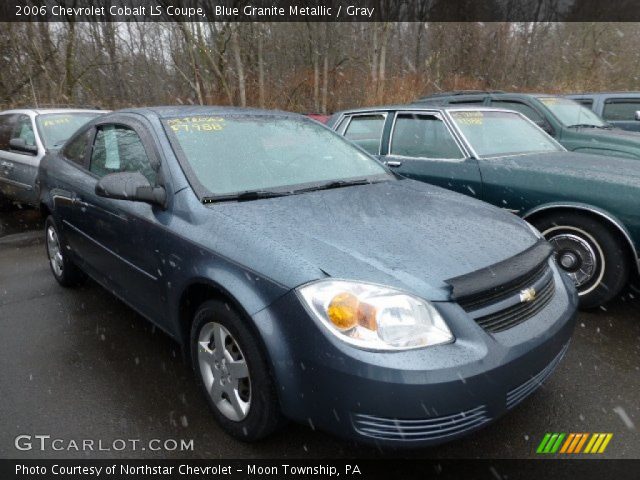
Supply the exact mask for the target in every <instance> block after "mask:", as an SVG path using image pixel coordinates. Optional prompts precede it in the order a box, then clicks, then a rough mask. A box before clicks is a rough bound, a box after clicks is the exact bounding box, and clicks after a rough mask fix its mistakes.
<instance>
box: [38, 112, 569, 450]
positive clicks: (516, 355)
mask: <svg viewBox="0 0 640 480" xmlns="http://www.w3.org/2000/svg"><path fill="white" fill-rule="evenodd" d="M40 181H41V185H42V197H41V202H42V207H41V208H42V209H43V210H45V211H47V212H48V213H49V216H48V218H47V220H46V226H45V229H46V245H47V255H48V258H49V262H50V265H51V271H52V273H53V276H54V277H55V279H56V280H57V281H58V282H59V283H60V284H61V285H63V286H71V285H75V284H77V283H78V282H79V281H81V279H82V277H83V276H84V274H88V275H89V276H91V277H93V278H94V279H95V280H96V281H97V282H98V283H100V284H102V285H103V286H105V287H106V288H107V289H108V290H109V291H110V292H113V293H114V294H115V295H117V296H118V297H120V298H121V299H122V300H124V301H125V302H126V303H128V304H129V305H131V306H132V307H133V308H135V309H136V310H137V311H138V312H139V313H140V314H142V315H143V316H145V317H146V318H148V319H149V320H151V321H152V322H154V323H155V324H156V325H158V326H159V327H160V328H162V329H163V330H165V331H166V332H167V333H168V334H169V335H171V336H172V337H173V338H175V339H176V340H177V341H178V342H180V344H181V345H182V346H183V349H184V351H185V353H186V355H187V356H188V358H190V359H191V361H192V364H193V367H194V369H195V372H196V377H197V378H198V381H199V383H200V385H201V387H202V389H203V392H204V394H205V396H206V398H207V399H208V402H209V405H210V406H211V409H212V411H213V415H214V416H215V418H216V419H217V421H218V423H219V424H220V425H221V426H222V428H223V429H224V430H226V431H227V432H229V433H230V434H231V435H233V436H236V437H238V438H241V439H245V440H256V439H258V438H261V437H263V436H265V435H267V434H268V433H269V432H271V431H273V430H274V429H275V428H277V427H278V426H279V425H280V424H281V420H282V418H289V419H293V420H296V421H299V422H302V423H304V424H307V425H311V426H313V427H314V428H319V429H323V430H327V431H331V432H334V433H337V434H341V435H345V436H348V437H352V438H356V439H359V440H363V441H370V442H377V443H379V444H394V445H423V444H425V445H426V444H432V443H438V442H443V441H446V440H450V439H453V438H456V437H459V436H461V435H464V434H466V433H468V432H470V431H473V430H476V429H478V428H480V427H481V426H483V425H485V424H487V423H488V422H490V421H492V420H493V419H495V418H496V417H498V416H499V415H501V414H503V413H505V412H506V411H507V410H508V409H510V408H512V407H514V406H515V405H516V404H517V403H518V402H520V401H521V400H522V399H523V398H524V397H526V396H527V395H529V394H530V393H531V392H532V391H533V390H535V389H536V388H537V387H538V386H539V385H540V382H542V381H543V380H544V379H545V378H546V377H547V376H548V375H549V374H550V373H551V372H552V370H553V369H554V368H555V366H556V365H557V364H558V362H559V360H560V358H561V357H562V355H563V353H564V352H565V349H566V348H567V343H568V342H569V339H570V337H571V333H572V330H573V327H574V322H575V309H576V306H577V295H576V293H575V289H574V288H573V285H572V283H571V281H570V280H569V278H568V277H567V276H566V275H562V274H561V273H560V271H559V269H558V267H557V265H556V264H555V261H554V260H553V259H552V258H551V253H552V248H551V246H550V245H549V244H548V243H547V242H546V241H545V240H544V239H543V238H542V237H541V236H540V235H539V233H538V232H537V231H535V230H534V229H532V228H530V227H529V226H528V225H527V224H526V223H525V222H523V221H522V220H520V219H519V218H517V217H516V216H514V215H511V214H509V213H507V212H504V211H502V210H500V209H497V208H495V207H493V206H491V205H488V204H486V203H484V202H480V201H477V200H474V199H471V198H468V197H465V196H463V195H458V194H456V193H453V192H449V191H447V190H444V189H441V188H438V187H433V186H429V185H426V184H424V183H420V182H416V181H413V180H408V179H402V178H400V177H398V176H396V175H394V174H393V173H392V172H391V171H389V170H388V169H387V168H386V167H384V166H383V165H382V164H381V163H379V162H378V161H377V160H375V159H374V158H372V157H371V156H369V155H367V154H365V153H364V152H362V151H361V150H360V149H358V148H356V147H354V146H353V145H351V144H350V143H349V142H347V141H345V140H344V139H343V138H341V137H340V136H339V135H336V134H335V133H333V132H331V131H330V130H329V129H328V128H326V127H325V126H323V125H319V124H318V123H317V122H315V121H313V120H310V119H308V118H305V117H303V116H300V115H293V114H286V113H277V112H269V111H257V110H245V109H231V108H214V107H175V108H169V107H162V108H149V109H136V110H125V111H120V112H114V113H111V114H108V115H105V116H103V117H100V118H97V119H94V120H93V121H92V122H91V123H90V124H89V125H87V126H85V127H83V128H82V129H80V131H79V132H77V133H76V134H75V135H74V136H73V137H72V138H71V139H70V140H69V141H68V142H67V143H66V145H65V146H64V148H62V149H61V150H60V151H58V152H52V153H51V154H49V155H47V156H46V157H45V159H44V161H43V162H42V166H41V172H40Z"/></svg>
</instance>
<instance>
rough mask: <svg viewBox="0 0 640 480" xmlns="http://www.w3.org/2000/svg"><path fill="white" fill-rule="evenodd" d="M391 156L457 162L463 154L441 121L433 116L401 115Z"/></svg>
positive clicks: (394, 135)
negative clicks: (455, 160)
mask: <svg viewBox="0 0 640 480" xmlns="http://www.w3.org/2000/svg"><path fill="white" fill-rule="evenodd" d="M391 155H402V156H404V157H422V158H450V159H460V158H463V154H462V152H461V151H460V148H458V145H457V144H456V141H455V140H454V138H453V136H452V135H451V132H449V129H448V128H447V126H446V125H445V124H444V122H443V121H442V120H440V119H439V118H437V117H435V116H433V115H416V114H408V113H403V114H399V115H398V116H397V117H396V122H395V127H394V129H393V138H392V140H391Z"/></svg>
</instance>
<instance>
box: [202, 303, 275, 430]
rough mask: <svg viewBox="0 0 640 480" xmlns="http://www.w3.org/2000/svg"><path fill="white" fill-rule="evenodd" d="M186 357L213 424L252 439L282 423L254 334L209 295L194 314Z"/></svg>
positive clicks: (273, 389)
mask: <svg viewBox="0 0 640 480" xmlns="http://www.w3.org/2000/svg"><path fill="white" fill-rule="evenodd" d="M191 359H192V363H193V367H194V370H195V372H196V377H197V379H198V384H199V385H200V388H201V389H202V391H203V393H204V394H205V397H206V399H207V402H208V403H209V407H210V408H211V410H212V412H213V415H214V417H215V419H216V421H217V422H218V424H219V425H220V426H221V427H222V428H223V430H225V431H226V432H227V433H228V434H230V435H231V436H233V437H235V438H238V439H240V440H244V441H247V442H252V441H256V440H260V439H262V438H264V437H266V436H267V435H269V434H271V433H272V432H274V431H275V430H276V429H277V428H278V427H279V426H280V425H281V424H282V415H281V413H280V406H279V403H278V398H277V393H276V387H275V383H274V381H273V379H272V377H271V374H270V371H269V367H268V364H267V361H266V358H265V356H264V354H263V352H262V350H261V348H260V346H259V341H258V338H257V337H256V335H255V334H254V333H253V332H252V331H251V330H250V329H249V328H248V327H247V326H246V324H245V323H244V321H243V319H242V318H241V317H240V315H238V314H237V313H236V312H235V311H234V310H232V309H230V308H229V307H228V306H227V305H226V304H225V303H223V302H220V301H218V300H210V301H207V302H205V303H203V304H202V305H201V306H200V308H199V309H198V310H197V312H196V314H195V315H194V319H193V324H192V328H191Z"/></svg>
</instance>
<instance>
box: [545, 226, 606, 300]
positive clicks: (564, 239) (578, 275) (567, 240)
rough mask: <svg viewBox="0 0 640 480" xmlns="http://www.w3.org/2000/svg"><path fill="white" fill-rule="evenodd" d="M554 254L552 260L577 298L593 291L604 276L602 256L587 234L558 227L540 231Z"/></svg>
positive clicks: (574, 229)
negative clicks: (575, 291)
mask: <svg viewBox="0 0 640 480" xmlns="http://www.w3.org/2000/svg"><path fill="white" fill-rule="evenodd" d="M542 234H543V235H544V237H545V238H546V239H547V240H548V241H549V243H550V244H551V245H552V246H553V248H554V249H555V251H556V260H557V262H558V265H559V266H560V268H562V270H564V271H565V272H566V273H567V274H568V275H569V276H570V277H571V278H572V279H573V281H574V283H575V285H576V288H577V289H578V290H579V294H580V295H585V294H587V293H589V292H591V291H593V290H594V289H595V288H596V287H597V286H598V285H599V284H600V282H601V280H602V277H603V276H604V267H605V261H604V254H603V252H602V249H601V248H600V245H599V244H598V242H596V240H595V239H594V238H593V237H592V236H591V235H589V234H588V233H587V232H585V231H583V230H581V229H579V228H576V227H569V226H558V227H554V228H550V229H548V230H546V231H544V232H542Z"/></svg>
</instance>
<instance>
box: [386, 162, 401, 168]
mask: <svg viewBox="0 0 640 480" xmlns="http://www.w3.org/2000/svg"><path fill="white" fill-rule="evenodd" d="M384 164H385V165H386V166H387V167H391V168H398V167H401V166H402V162H398V161H395V160H390V161H387V162H384Z"/></svg>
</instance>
